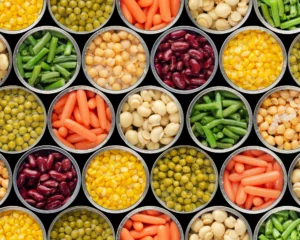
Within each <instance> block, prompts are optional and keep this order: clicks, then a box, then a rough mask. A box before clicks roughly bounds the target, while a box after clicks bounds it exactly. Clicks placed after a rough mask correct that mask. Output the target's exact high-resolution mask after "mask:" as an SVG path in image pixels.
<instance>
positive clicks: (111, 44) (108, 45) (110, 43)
mask: <svg viewBox="0 0 300 240" xmlns="http://www.w3.org/2000/svg"><path fill="white" fill-rule="evenodd" d="M114 45H115V44H114V43H113V42H109V43H107V48H108V49H113V47H114Z"/></svg>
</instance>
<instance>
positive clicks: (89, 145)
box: [74, 134, 107, 150]
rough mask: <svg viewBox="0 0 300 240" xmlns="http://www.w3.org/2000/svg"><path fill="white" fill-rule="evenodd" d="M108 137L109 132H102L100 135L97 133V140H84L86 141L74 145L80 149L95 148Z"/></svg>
mask: <svg viewBox="0 0 300 240" xmlns="http://www.w3.org/2000/svg"><path fill="white" fill-rule="evenodd" d="M106 137H107V134H100V135H97V137H96V141H94V142H91V141H88V140H84V141H81V142H77V143H75V144H74V146H75V148H76V149H80V150H85V149H91V148H95V147H97V146H98V145H99V144H101V143H102V142H103V141H104V140H105V139H106Z"/></svg>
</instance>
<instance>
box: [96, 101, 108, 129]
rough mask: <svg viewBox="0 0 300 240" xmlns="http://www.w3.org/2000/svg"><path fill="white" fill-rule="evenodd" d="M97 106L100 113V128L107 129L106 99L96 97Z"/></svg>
mask: <svg viewBox="0 0 300 240" xmlns="http://www.w3.org/2000/svg"><path fill="white" fill-rule="evenodd" d="M96 105H97V112H98V119H99V122H100V126H101V128H102V129H106V122H107V121H106V113H105V105H104V99H103V98H102V97H100V96H99V95H97V96H96Z"/></svg>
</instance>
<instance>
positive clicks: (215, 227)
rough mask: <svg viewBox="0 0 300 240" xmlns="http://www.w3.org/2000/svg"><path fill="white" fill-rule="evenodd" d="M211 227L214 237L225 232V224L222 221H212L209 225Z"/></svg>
mask: <svg viewBox="0 0 300 240" xmlns="http://www.w3.org/2000/svg"><path fill="white" fill-rule="evenodd" d="M211 229H212V233H213V234H214V236H215V237H222V236H223V235H224V233H225V226H224V224H223V223H219V222H214V223H213V224H212V225H211Z"/></svg>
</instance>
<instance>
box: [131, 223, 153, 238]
mask: <svg viewBox="0 0 300 240" xmlns="http://www.w3.org/2000/svg"><path fill="white" fill-rule="evenodd" d="M157 228H158V226H155V225H153V226H148V227H145V228H144V229H143V230H142V231H140V232H138V231H136V230H132V231H130V235H131V236H132V237H133V238H134V239H140V238H143V237H147V236H153V235H156V234H157Z"/></svg>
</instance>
